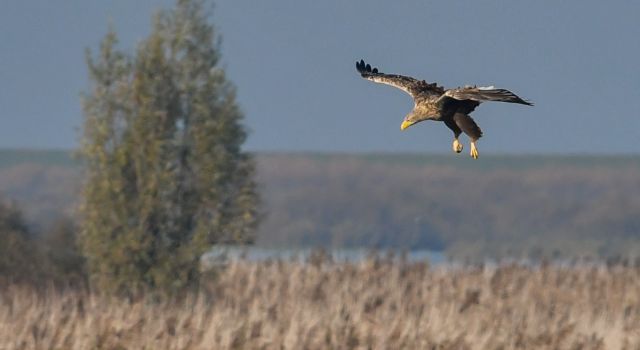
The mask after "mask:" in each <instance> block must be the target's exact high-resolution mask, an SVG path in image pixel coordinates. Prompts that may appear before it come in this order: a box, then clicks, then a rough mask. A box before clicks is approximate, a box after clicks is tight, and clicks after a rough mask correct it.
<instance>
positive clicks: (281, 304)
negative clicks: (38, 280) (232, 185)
mask: <svg viewBox="0 0 640 350" xmlns="http://www.w3.org/2000/svg"><path fill="white" fill-rule="evenodd" d="M44 294H45V295H44V296H38V295H37V293H36V292H34V291H29V290H26V289H21V288H17V287H13V288H7V289H5V290H4V291H3V292H2V293H1V294H0V349H3V350H4V349H638V348H640V268H637V267H624V266H614V267H606V266H597V267H593V266H578V267H553V266H547V267H537V268H531V267H523V266H515V265H509V266H507V265H505V266H500V267H482V268H480V267H475V268H474V267H467V268H461V267H457V268H454V267H435V268H428V267H427V265H426V264H409V263H401V262H385V261H377V262H376V261H373V260H370V261H366V262H362V263H358V264H345V263H340V264H338V263H328V262H324V263H315V264H311V263H298V262H274V263H253V262H243V261H240V262H234V263H232V264H230V265H229V266H228V267H227V268H226V269H225V270H224V271H223V272H221V274H220V275H219V277H218V280H217V283H215V284H212V286H211V287H210V288H209V291H208V292H202V293H200V294H198V295H197V296H192V297H189V298H186V299H185V300H181V301H180V302H172V303H163V304H158V303H153V302H150V301H137V302H125V301H119V300H116V299H109V298H106V297H98V296H95V295H94V296H89V295H86V294H84V293H80V292H62V293H54V292H51V293H44Z"/></svg>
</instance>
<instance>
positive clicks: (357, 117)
mask: <svg viewBox="0 0 640 350" xmlns="http://www.w3.org/2000/svg"><path fill="white" fill-rule="evenodd" d="M172 4H173V1H169V0H166V1H141V0H136V1H131V0H117V1H115V0H114V1H106V0H105V1H86V0H65V1H50V0H37V1H36V0H33V1H30V0H24V1H19V0H8V1H4V2H3V3H2V6H1V8H0V33H2V34H1V35H0V118H1V120H2V127H1V128H0V147H14V148H15V147H28V148H72V147H75V145H76V143H77V139H78V134H79V127H80V125H81V120H82V117H81V109H80V102H79V95H80V92H81V91H82V90H83V89H85V88H86V87H87V79H86V75H87V74H86V67H85V64H84V54H83V50H84V48H85V47H92V48H95V47H97V44H98V42H99V40H100V39H101V37H102V36H103V34H104V33H105V32H106V30H107V27H108V23H109V21H110V19H111V21H112V22H113V24H114V25H115V28H116V30H117V32H118V33H119V35H120V37H121V41H122V46H123V47H125V48H129V49H132V48H134V47H135V45H136V43H137V42H139V41H140V40H142V39H143V38H144V37H145V35H146V34H147V33H148V31H149V22H150V21H149V19H150V16H151V14H152V13H153V11H154V9H157V8H159V7H161V6H171V5H172ZM639 18H640V2H633V1H619V2H615V3H614V2H606V1H526V2H524V1H522V2H514V1H475V0H469V1H424V0H414V1H380V0H375V1H343V0H331V1H329V0H327V1H302V0H291V1H284V0H278V1H255V0H251V1H249V0H228V1H218V2H217V6H216V8H215V15H214V21H215V23H216V24H217V26H218V28H219V29H220V31H221V32H222V34H223V46H222V49H223V56H224V63H223V64H224V66H225V67H226V68H227V69H228V72H229V76H230V78H231V79H232V80H233V81H234V82H235V84H236V85H237V87H238V93H239V101H240V103H241V105H242V108H243V110H244V111H245V113H246V115H247V125H248V126H249V128H250V129H251V136H250V138H249V141H248V143H247V148H248V149H250V150H268V151H274V150H277V151H282V150H284V151H308V150H312V151H340V152H362V151H364V152H371V151H394V152H395V151H412V152H430V153H436V152H450V143H451V132H450V131H449V130H448V129H447V128H446V127H445V126H444V124H442V123H434V122H426V123H422V124H419V125H416V126H414V127H411V128H409V129H407V130H406V131H404V132H401V131H400V123H401V121H402V118H403V117H404V115H405V114H406V113H407V112H408V111H409V110H410V109H411V108H412V106H413V104H412V102H411V99H410V97H409V96H408V95H405V94H404V93H403V92H401V91H400V90H396V89H394V88H391V87H387V86H382V85H377V84H372V83H369V82H367V81H364V80H362V79H361V78H360V77H359V76H358V75H357V74H356V73H355V68H354V62H355V60H356V59H360V58H364V59H365V60H367V61H370V62H371V63H372V64H374V65H376V66H379V67H380V68H381V70H382V71H384V72H389V73H401V74H408V75H414V76H416V77H419V78H423V79H426V80H427V81H436V82H438V83H440V84H443V85H445V86H447V87H453V86H458V85H464V84H482V85H485V84H486V85H496V86H499V87H504V88H507V89H510V90H512V91H514V92H516V93H517V94H519V95H520V96H522V97H524V98H527V99H531V100H533V101H534V102H535V103H536V106H535V107H533V108H530V107H526V106H520V105H510V104H502V103H492V104H483V105H482V106H481V107H480V108H478V109H477V110H476V111H475V113H474V114H473V116H474V118H475V119H476V121H478V123H479V124H480V126H481V127H482V129H483V130H484V132H485V137H484V138H483V139H482V140H481V142H480V143H479V147H480V151H481V154H482V153H483V152H484V154H487V152H488V153H504V152H509V153H514V152H517V153H520V152H526V153H548V152H554V153H567V152H569V153H574V152H578V153H601V152H604V153H618V152H625V153H639V151H640V137H639V136H640V113H639V112H638V107H637V105H638V103H640V68H639V63H638V62H640V39H639V37H640V24H639V22H638V19H639ZM465 143H466V140H465ZM465 153H466V152H465Z"/></svg>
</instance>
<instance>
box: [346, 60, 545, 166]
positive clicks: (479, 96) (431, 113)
mask: <svg viewBox="0 0 640 350" xmlns="http://www.w3.org/2000/svg"><path fill="white" fill-rule="evenodd" d="M356 69H357V70H358V73H360V75H362V77H363V78H365V79H367V80H371V81H373V82H375V83H380V84H386V85H391V86H394V87H397V88H398V89H400V90H402V91H404V92H406V93H408V94H409V95H411V97H413V100H414V102H415V105H414V107H413V110H412V111H411V112H410V113H409V114H407V116H406V117H405V118H404V120H403V121H402V124H401V125H400V129H401V130H404V129H406V128H408V127H410V126H411V125H413V124H416V123H419V122H421V121H424V120H436V121H441V122H444V124H445V125H446V126H447V127H448V128H449V129H451V131H453V151H454V152H456V153H460V152H462V143H460V141H458V137H459V136H460V134H461V133H463V132H464V133H465V134H467V136H469V139H470V140H471V157H473V159H478V148H477V146H476V141H478V139H479V138H480V137H482V130H480V127H478V125H477V124H476V123H475V121H474V120H473V119H471V117H470V116H469V114H470V113H471V112H473V110H474V109H475V108H476V107H478V105H479V104H480V103H482V102H484V101H499V102H509V103H519V104H523V105H527V106H533V104H532V103H531V102H529V101H525V100H523V99H521V98H520V97H518V96H516V94H514V93H513V92H511V91H509V90H505V89H496V88H495V87H493V86H488V87H481V86H465V87H459V88H455V89H448V90H445V89H444V88H443V87H442V86H438V84H436V83H431V84H429V83H427V82H426V81H424V80H418V79H415V78H412V77H407V76H404V75H397V74H384V73H382V72H380V71H378V68H372V67H371V65H369V64H366V63H365V62H364V60H360V62H356Z"/></svg>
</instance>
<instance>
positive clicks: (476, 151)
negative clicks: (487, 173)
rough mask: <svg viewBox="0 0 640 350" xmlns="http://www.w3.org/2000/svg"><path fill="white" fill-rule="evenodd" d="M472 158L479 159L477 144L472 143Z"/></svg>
mask: <svg viewBox="0 0 640 350" xmlns="http://www.w3.org/2000/svg"><path fill="white" fill-rule="evenodd" d="M470 154H471V158H473V159H478V156H479V154H478V149H477V148H476V143H475V142H471V152H470Z"/></svg>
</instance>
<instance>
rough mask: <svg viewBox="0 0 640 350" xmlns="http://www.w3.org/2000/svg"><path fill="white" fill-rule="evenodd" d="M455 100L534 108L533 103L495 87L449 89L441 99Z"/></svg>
mask: <svg viewBox="0 0 640 350" xmlns="http://www.w3.org/2000/svg"><path fill="white" fill-rule="evenodd" d="M447 97H449V98H453V99H456V100H471V101H478V102H484V101H498V102H510V103H519V104H523V105H527V106H533V103H531V102H529V101H525V100H523V99H521V98H520V97H518V96H517V95H516V94H514V93H513V92H511V91H509V90H505V89H496V88H494V87H493V86H488V87H482V86H480V87H476V86H465V87H461V88H456V89H449V90H447V91H445V92H444V95H443V96H442V97H441V98H440V99H444V98H447Z"/></svg>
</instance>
